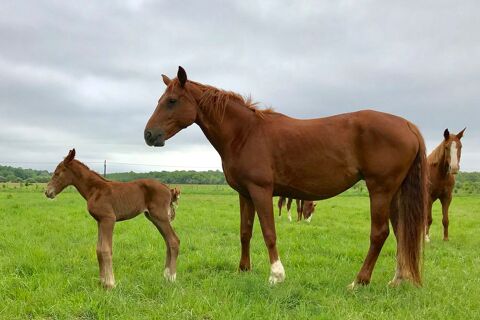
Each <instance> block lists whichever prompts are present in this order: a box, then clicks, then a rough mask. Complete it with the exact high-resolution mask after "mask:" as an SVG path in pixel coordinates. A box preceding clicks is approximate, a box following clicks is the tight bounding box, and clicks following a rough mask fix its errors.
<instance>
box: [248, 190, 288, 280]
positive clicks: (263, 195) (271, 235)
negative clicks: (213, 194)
mask: <svg viewBox="0 0 480 320" xmlns="http://www.w3.org/2000/svg"><path fill="white" fill-rule="evenodd" d="M249 192H250V196H251V197H252V200H253V204H254V205H255V209H256V210H257V213H258V219H259V220H260V226H261V228H262V233H263V239H264V241H265V245H266V246H267V249H268V256H269V258H270V278H269V282H270V284H275V283H277V282H282V281H284V280H285V270H284V269H283V265H282V263H281V262H280V258H279V257H278V252H277V235H276V233H275V221H274V219H273V205H272V191H271V190H268V189H264V188H261V187H258V186H252V187H251V188H249Z"/></svg>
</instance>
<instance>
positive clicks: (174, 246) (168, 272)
mask: <svg viewBox="0 0 480 320" xmlns="http://www.w3.org/2000/svg"><path fill="white" fill-rule="evenodd" d="M146 216H147V218H148V219H149V220H150V221H151V222H152V223H153V224H154V225H155V227H157V229H158V231H159V232H160V234H161V235H162V237H163V239H164V240H165V244H166V247H167V250H166V251H167V254H166V259H165V270H164V272H163V276H164V277H165V279H167V280H168V281H175V279H176V278H177V256H178V248H179V246H180V240H179V239H178V237H177V235H176V234H175V231H173V229H172V226H171V225H170V221H169V218H168V210H167V209H165V210H158V209H156V210H155V209H154V210H149V212H148V214H146Z"/></svg>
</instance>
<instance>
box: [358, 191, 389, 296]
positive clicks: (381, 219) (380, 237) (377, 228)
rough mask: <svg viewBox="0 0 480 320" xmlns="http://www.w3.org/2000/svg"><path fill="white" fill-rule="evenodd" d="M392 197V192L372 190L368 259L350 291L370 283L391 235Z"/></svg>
mask: <svg viewBox="0 0 480 320" xmlns="http://www.w3.org/2000/svg"><path fill="white" fill-rule="evenodd" d="M367 185H368V183H367ZM379 189H381V188H379ZM392 197H393V195H392V193H391V192H390V193H386V192H379V191H372V190H370V216H371V227H370V228H371V229H370V248H369V249H368V253H367V257H366V258H365V261H364V262H363V265H362V268H361V269H360V272H359V273H358V275H357V277H356V279H355V280H354V281H353V282H352V283H351V284H350V285H349V288H350V289H354V288H355V286H357V285H358V284H363V285H366V284H369V283H370V278H371V277H372V272H373V268H374V267H375V263H376V262H377V258H378V255H379V254H380V251H381V250H382V247H383V244H384V243H385V240H386V239H387V237H388V234H389V227H388V216H389V215H388V211H389V209H390V202H391V200H392Z"/></svg>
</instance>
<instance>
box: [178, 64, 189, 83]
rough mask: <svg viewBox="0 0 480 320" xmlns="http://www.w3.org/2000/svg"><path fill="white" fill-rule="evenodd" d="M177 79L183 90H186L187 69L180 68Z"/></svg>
mask: <svg viewBox="0 0 480 320" xmlns="http://www.w3.org/2000/svg"><path fill="white" fill-rule="evenodd" d="M177 78H178V81H180V85H181V86H182V88H184V87H185V83H187V73H186V72H185V69H183V68H182V67H181V66H178V72H177Z"/></svg>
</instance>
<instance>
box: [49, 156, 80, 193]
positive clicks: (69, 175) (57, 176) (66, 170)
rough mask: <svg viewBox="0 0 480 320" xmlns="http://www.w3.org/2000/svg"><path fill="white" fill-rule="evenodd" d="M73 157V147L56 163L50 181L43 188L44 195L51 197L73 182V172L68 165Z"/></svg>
mask: <svg viewBox="0 0 480 320" xmlns="http://www.w3.org/2000/svg"><path fill="white" fill-rule="evenodd" d="M74 158H75V149H72V150H70V152H68V155H67V156H66V157H65V159H64V160H63V161H62V162H60V163H59V164H58V165H57V168H56V169H55V171H54V173H53V176H52V178H51V179H50V182H49V183H48V185H47V189H46V190H45V195H46V196H47V197H48V198H50V199H53V198H55V196H56V195H57V194H59V193H60V192H62V191H63V189H65V188H66V187H68V186H69V185H71V184H72V183H73V172H72V170H71V169H70V167H69V165H70V164H71V162H72V160H73V159H74Z"/></svg>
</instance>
